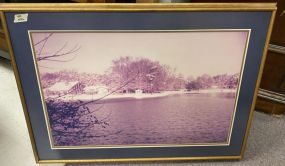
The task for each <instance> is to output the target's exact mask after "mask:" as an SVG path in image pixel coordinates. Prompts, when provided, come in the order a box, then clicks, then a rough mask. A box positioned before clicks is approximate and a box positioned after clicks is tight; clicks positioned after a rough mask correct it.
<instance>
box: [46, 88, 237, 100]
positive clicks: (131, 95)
mask: <svg viewBox="0 0 285 166" xmlns="http://www.w3.org/2000/svg"><path fill="white" fill-rule="evenodd" d="M235 91H236V90H235V89H203V90H193V91H184V90H183V91H182V90H181V91H165V92H160V93H152V94H151V93H125V94H111V95H108V96H106V94H94V95H91V94H78V95H66V96H64V97H61V98H60V99H62V100H66V101H70V100H96V99H100V98H102V97H104V99H123V98H133V99H145V98H155V97H164V96H169V95H175V94H197V93H205V94H206V93H228V92H235ZM49 97H51V98H52V96H49Z"/></svg>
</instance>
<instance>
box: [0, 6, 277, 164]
mask: <svg viewBox="0 0 285 166" xmlns="http://www.w3.org/2000/svg"><path fill="white" fill-rule="evenodd" d="M275 11H276V4H274V3H215V4H213V3H204V4H200V3H190V4H0V12H1V20H2V24H3V27H4V32H5V35H6V39H7V44H8V48H9V53H10V57H11V60H12V65H13V69H14V73H15V77H16V81H17V86H18V89H19V94H20V97H21V101H22V105H23V110H24V114H25V118H26V123H27V126H28V130H29V135H30V139H31V142H32V147H33V152H34V156H35V159H36V162H38V163H69V162H125V161H166V160H221V159H223V160H225V159H234V160H237V159H242V157H243V156H244V151H245V147H246V141H247V138H248V133H249V129H250V125H251V121H252V116H253V111H254V110H253V109H254V106H255V100H256V96H257V92H258V87H259V83H260V79H261V74H262V70H263V65H264V61H265V58H266V52H267V48H268V43H269V38H270V34H271V31H272V26H273V20H274V17H275ZM232 18H235V20H233V19H232ZM205 103H207V104H205ZM174 154H175V155H174Z"/></svg>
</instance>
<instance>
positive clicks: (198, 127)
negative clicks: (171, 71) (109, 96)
mask: <svg viewBox="0 0 285 166" xmlns="http://www.w3.org/2000/svg"><path fill="white" fill-rule="evenodd" d="M234 102H235V98H234V93H214V94H179V95H171V96H166V97H158V98H150V99H124V100H118V101H108V102H105V104H104V106H103V107H102V108H100V109H99V110H98V111H96V112H95V113H94V115H96V117H97V118H98V119H99V120H103V121H106V122H108V123H109V126H107V127H106V128H102V127H99V126H94V127H92V128H90V129H88V131H87V132H88V133H90V134H95V135H98V137H86V138H84V139H81V140H80V141H77V143H76V144H74V145H75V146H76V145H133V144H144V145H145V144H191V143H225V142H226V141H227V138H228V133H229V128H230V123H231V116H232V113H233V109H234ZM99 106H100V105H99V104H91V105H89V107H90V108H93V109H96V108H97V107H99Z"/></svg>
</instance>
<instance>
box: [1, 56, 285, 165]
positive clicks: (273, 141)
mask: <svg viewBox="0 0 285 166" xmlns="http://www.w3.org/2000/svg"><path fill="white" fill-rule="evenodd" d="M284 138H285V117H281V118H276V117H272V116H269V115H266V114H262V113H258V112H255V114H254V120H253V126H252V128H251V133H250V136H249V142H248V148H247V150H246V153H245V158H244V160H242V161H239V162H191V165H194V166H204V165H205V166H207V165H211V166H223V165H227V166H240V165H254V166H268V165H272V166H283V165H284V161H285V139H284ZM0 165H1V166H36V165H37V164H35V161H34V158H33V152H32V149H31V144H30V140H29V136H28V131H27V129H26V125H25V120H24V115H23V112H22V106H21V103H20V98H19V95H18V91H17V87H16V82H15V79H14V75H13V71H12V68H11V66H10V63H9V61H8V60H5V59H2V58H0ZM47 165H48V164H47ZM63 165H64V164H49V166H63ZM85 165H86V166H87V165H88V166H90V165H92V164H67V166H85ZM94 165H95V164H94ZM96 165H101V166H103V165H108V166H111V165H120V166H123V165H137V166H141V165H144V166H147V165H152V166H162V165H166V166H167V165H169V166H173V165H179V166H186V165H190V163H181V162H180V163H175V164H174V163H160V164H159V163H152V164H150V163H146V164H142V163H120V164H111V163H110V164H96ZM41 166H43V165H41Z"/></svg>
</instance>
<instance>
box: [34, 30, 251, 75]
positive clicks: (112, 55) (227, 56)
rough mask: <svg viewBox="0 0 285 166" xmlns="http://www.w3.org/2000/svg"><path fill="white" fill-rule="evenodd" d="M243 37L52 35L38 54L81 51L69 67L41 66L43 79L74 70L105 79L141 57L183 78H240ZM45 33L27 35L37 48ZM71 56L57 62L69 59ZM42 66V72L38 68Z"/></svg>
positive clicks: (208, 34) (192, 33)
mask: <svg viewBox="0 0 285 166" xmlns="http://www.w3.org/2000/svg"><path fill="white" fill-rule="evenodd" d="M247 33H248V32H247V31H244V32H242V31H239V32H230V31H228V32H217V31H212V32H203V31H200V32H197V31H188V32H159V33H157V32H144V33H142V32H131V33H124V32H118V33H102V32H101V33H95V32H88V33H75V32H68V33H59V32H57V33H54V34H53V36H52V37H51V38H50V39H49V40H48V42H47V43H46V45H45V47H44V49H43V51H42V53H54V52H56V51H57V50H59V49H60V48H62V46H63V45H64V44H65V43H67V45H66V47H65V50H63V52H65V51H67V50H70V49H72V48H73V47H74V46H76V45H80V46H81V48H80V50H79V51H77V53H76V54H77V56H76V57H75V58H74V59H73V60H71V61H69V62H64V63H63V62H53V61H40V62H39V65H40V67H39V70H40V72H41V73H45V72H56V71H60V70H71V69H73V70H77V71H78V72H87V73H97V74H102V73H104V72H105V71H106V70H107V69H108V68H109V67H110V66H111V63H112V60H114V59H117V58H119V57H120V56H131V57H144V58H148V59H151V60H154V61H159V62H160V63H161V64H166V65H169V66H171V67H172V68H175V69H176V72H177V73H181V74H182V75H183V76H184V77H188V76H194V77H196V76H199V75H202V74H209V75H212V76H213V75H217V74H224V73H228V74H233V73H238V72H239V71H240V68H241V64H242V57H243V53H244V49H245V47H246V38H247ZM48 34H49V33H43V32H41V33H37V32H33V33H32V34H31V36H32V40H33V42H34V43H37V42H38V41H40V40H41V39H43V38H44V37H45V36H47V35H48ZM73 57H74V55H69V56H65V57H63V58H58V59H59V60H66V59H72V58H73ZM41 66H43V67H41Z"/></svg>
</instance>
